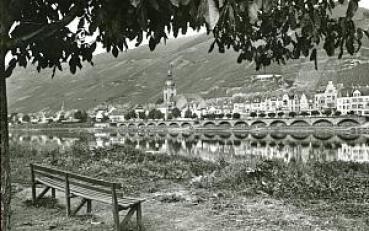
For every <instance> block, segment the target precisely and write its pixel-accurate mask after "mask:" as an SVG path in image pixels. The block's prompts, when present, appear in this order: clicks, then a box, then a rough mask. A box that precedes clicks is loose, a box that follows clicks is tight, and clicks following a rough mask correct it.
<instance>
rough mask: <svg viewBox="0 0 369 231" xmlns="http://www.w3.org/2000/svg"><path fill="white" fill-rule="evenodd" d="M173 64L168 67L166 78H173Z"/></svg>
mask: <svg viewBox="0 0 369 231" xmlns="http://www.w3.org/2000/svg"><path fill="white" fill-rule="evenodd" d="M172 69H173V64H170V65H169V70H168V78H169V77H170V78H171V77H172V76H173V70H172Z"/></svg>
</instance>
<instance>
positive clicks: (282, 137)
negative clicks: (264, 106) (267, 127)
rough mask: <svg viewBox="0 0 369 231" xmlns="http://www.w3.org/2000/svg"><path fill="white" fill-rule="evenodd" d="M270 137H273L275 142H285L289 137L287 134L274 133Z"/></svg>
mask: <svg viewBox="0 0 369 231" xmlns="http://www.w3.org/2000/svg"><path fill="white" fill-rule="evenodd" d="M270 137H272V138H273V139H275V140H283V139H284V138H286V137H287V134H286V133H278V132H272V133H271V134H270Z"/></svg>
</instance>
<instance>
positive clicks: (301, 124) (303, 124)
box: [290, 119, 310, 127]
mask: <svg viewBox="0 0 369 231" xmlns="http://www.w3.org/2000/svg"><path fill="white" fill-rule="evenodd" d="M290 126H296V127H306V126H310V124H309V122H307V121H306V120H302V119H299V120H294V121H292V122H291V124H290Z"/></svg>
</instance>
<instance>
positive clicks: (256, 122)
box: [251, 120, 267, 128]
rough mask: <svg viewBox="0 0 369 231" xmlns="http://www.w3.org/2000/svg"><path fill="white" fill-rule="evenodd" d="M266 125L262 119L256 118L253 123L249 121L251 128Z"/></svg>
mask: <svg viewBox="0 0 369 231" xmlns="http://www.w3.org/2000/svg"><path fill="white" fill-rule="evenodd" d="M266 126H267V123H265V122H264V121H262V120H257V121H254V122H253V123H251V127H253V128H257V127H266Z"/></svg>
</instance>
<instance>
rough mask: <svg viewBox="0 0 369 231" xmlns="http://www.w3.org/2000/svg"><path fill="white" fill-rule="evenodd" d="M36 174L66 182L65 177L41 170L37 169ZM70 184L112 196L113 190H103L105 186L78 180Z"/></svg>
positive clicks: (108, 188) (106, 188) (70, 181)
mask: <svg viewBox="0 0 369 231" xmlns="http://www.w3.org/2000/svg"><path fill="white" fill-rule="evenodd" d="M34 173H35V174H36V175H40V176H42V177H48V178H51V179H54V180H58V181H62V182H64V181H65V177H59V176H55V175H52V174H49V173H47V172H44V171H42V170H39V169H35V170H34ZM69 184H75V185H79V186H81V187H84V188H88V189H91V190H96V191H99V192H102V193H107V194H111V188H110V187H105V188H102V187H104V186H100V185H97V186H96V185H94V184H91V183H88V182H83V181H76V180H73V179H70V180H69ZM99 186H100V187H99Z"/></svg>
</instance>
